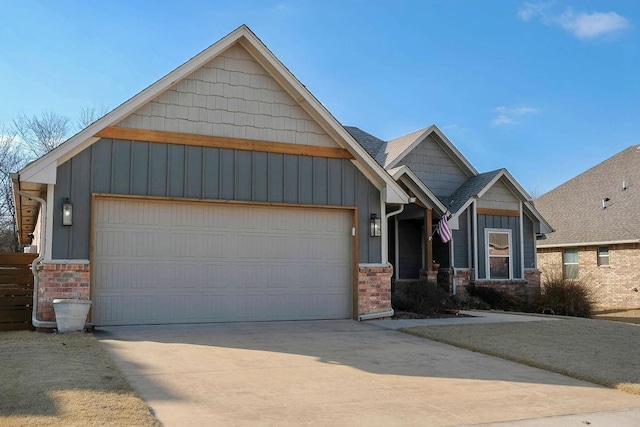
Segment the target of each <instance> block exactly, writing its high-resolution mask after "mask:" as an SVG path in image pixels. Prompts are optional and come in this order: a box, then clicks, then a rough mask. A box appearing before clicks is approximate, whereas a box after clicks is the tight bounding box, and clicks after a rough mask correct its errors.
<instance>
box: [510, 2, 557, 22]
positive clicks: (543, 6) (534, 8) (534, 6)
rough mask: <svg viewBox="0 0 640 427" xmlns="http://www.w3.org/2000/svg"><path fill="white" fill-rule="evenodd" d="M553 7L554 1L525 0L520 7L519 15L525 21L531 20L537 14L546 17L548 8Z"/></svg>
mask: <svg viewBox="0 0 640 427" xmlns="http://www.w3.org/2000/svg"><path fill="white" fill-rule="evenodd" d="M551 7H553V3H529V2H525V3H522V4H521V5H520V7H519V8H518V17H519V18H520V19H522V20H523V21H530V20H531V19H533V18H535V17H536V16H540V17H545V16H546V12H545V11H546V10H547V9H550V8H551Z"/></svg>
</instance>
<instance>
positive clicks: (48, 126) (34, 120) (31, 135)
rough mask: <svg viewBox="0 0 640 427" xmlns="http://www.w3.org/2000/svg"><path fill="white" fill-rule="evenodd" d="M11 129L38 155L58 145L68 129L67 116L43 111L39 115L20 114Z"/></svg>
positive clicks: (34, 154)
mask: <svg viewBox="0 0 640 427" xmlns="http://www.w3.org/2000/svg"><path fill="white" fill-rule="evenodd" d="M13 130H14V131H15V133H16V134H17V135H18V136H19V137H20V140H21V142H22V143H23V144H24V145H25V147H26V148H27V149H28V150H29V151H30V153H31V154H32V155H33V156H35V157H36V158H37V157H40V156H42V155H44V154H46V153H48V152H49V151H51V150H53V149H54V148H56V147H57V146H58V145H60V144H61V143H62V142H63V141H64V140H65V139H66V137H67V134H68V131H69V117H67V116H60V115H58V114H55V113H52V112H48V111H45V112H44V113H42V114H41V115H40V116H36V115H33V116H31V117H29V116H27V115H25V114H20V115H19V116H18V117H16V118H15V119H14V120H13Z"/></svg>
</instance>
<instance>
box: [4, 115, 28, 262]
mask: <svg viewBox="0 0 640 427" xmlns="http://www.w3.org/2000/svg"><path fill="white" fill-rule="evenodd" d="M21 148H22V147H21V146H20V143H19V141H18V136H17V134H16V132H15V131H14V130H13V129H11V128H9V127H7V126H4V125H2V124H0V252H16V251H18V249H19V245H18V235H17V230H16V221H15V218H16V209H15V205H14V203H13V190H12V188H11V178H10V176H9V173H11V172H16V171H18V170H19V169H21V168H22V167H23V166H24V165H25V164H26V161H27V160H26V157H25V156H24V152H23V150H22V149H21Z"/></svg>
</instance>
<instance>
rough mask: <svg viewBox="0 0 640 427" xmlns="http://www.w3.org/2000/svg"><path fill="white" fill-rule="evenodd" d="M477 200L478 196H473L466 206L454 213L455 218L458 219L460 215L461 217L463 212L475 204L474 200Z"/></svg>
mask: <svg viewBox="0 0 640 427" xmlns="http://www.w3.org/2000/svg"><path fill="white" fill-rule="evenodd" d="M476 199H477V197H476V196H471V197H469V200H467V201H466V202H465V204H464V205H462V207H461V208H460V209H458V212H452V214H453V217H457V216H459V215H460V214H461V213H462V212H464V211H465V210H466V209H467V208H468V207H469V206H470V205H471V203H473V201H474V200H476Z"/></svg>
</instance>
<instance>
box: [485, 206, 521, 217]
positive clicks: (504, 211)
mask: <svg viewBox="0 0 640 427" xmlns="http://www.w3.org/2000/svg"><path fill="white" fill-rule="evenodd" d="M476 213H477V214H478V215H495V216H515V217H519V216H520V211H512V210H509V209H489V208H477V209H476Z"/></svg>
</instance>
